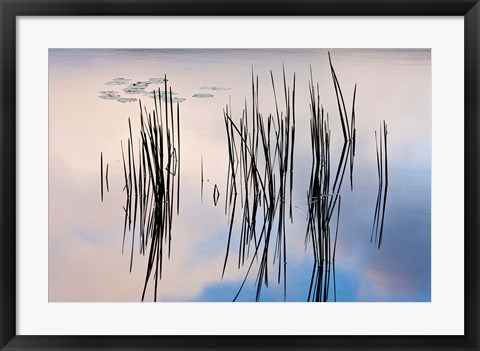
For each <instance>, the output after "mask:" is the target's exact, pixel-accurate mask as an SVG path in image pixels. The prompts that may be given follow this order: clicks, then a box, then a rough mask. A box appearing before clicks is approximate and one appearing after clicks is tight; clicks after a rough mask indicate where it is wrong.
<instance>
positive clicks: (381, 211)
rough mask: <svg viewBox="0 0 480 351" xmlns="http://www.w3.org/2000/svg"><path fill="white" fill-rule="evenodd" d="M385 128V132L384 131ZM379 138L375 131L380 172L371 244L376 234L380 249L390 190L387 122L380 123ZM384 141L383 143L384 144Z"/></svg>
mask: <svg viewBox="0 0 480 351" xmlns="http://www.w3.org/2000/svg"><path fill="white" fill-rule="evenodd" d="M382 126H383V130H382ZM379 134H380V135H379V136H378V137H377V131H375V147H376V151H377V170H378V193H377V203H376V205H375V214H374V216H373V228H372V234H371V236H370V242H372V241H373V233H375V243H376V244H377V248H378V249H380V246H381V245H382V238H383V222H384V217H385V206H386V203H387V190H388V160H387V124H386V123H385V121H383V123H380V132H379ZM382 141H383V142H382Z"/></svg>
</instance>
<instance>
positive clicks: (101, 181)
mask: <svg viewBox="0 0 480 351" xmlns="http://www.w3.org/2000/svg"><path fill="white" fill-rule="evenodd" d="M100 198H101V199H102V202H103V153H102V152H100Z"/></svg>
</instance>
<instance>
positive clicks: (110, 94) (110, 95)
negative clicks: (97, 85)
mask: <svg viewBox="0 0 480 351" xmlns="http://www.w3.org/2000/svg"><path fill="white" fill-rule="evenodd" d="M98 93H99V94H100V95H99V96H98V97H99V98H100V99H103V100H117V99H118V98H119V97H120V95H119V94H118V91H111V90H110V91H99V92H98Z"/></svg>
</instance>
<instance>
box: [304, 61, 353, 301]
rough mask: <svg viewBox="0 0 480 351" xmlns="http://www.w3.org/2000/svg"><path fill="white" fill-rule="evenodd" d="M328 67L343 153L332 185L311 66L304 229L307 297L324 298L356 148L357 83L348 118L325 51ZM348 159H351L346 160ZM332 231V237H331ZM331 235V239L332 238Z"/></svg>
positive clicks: (324, 119) (324, 120)
mask: <svg viewBox="0 0 480 351" xmlns="http://www.w3.org/2000/svg"><path fill="white" fill-rule="evenodd" d="M328 58H329V63H330V71H331V74H332V80H333V84H334V89H335V95H336V98H337V106H338V110H339V115H340V122H341V125H342V133H343V136H344V143H343V147H342V153H341V156H340V159H339V161H338V164H337V170H336V172H335V178H334V181H333V185H332V182H331V176H332V170H331V156H330V146H331V145H330V142H331V140H332V138H331V136H330V133H331V131H330V126H329V116H328V113H326V112H325V110H324V108H323V106H322V105H321V103H320V89H319V85H318V83H317V84H315V83H314V81H313V73H312V69H311V67H310V82H309V90H310V113H311V117H310V136H311V150H312V168H311V173H310V186H309V190H308V192H307V204H308V214H307V232H306V235H305V244H307V243H308V242H311V245H312V251H313V259H314V265H313V269H312V275H311V281H310V286H309V292H308V297H307V301H315V302H324V301H328V300H329V292H330V289H331V288H330V282H331V272H332V271H333V274H334V264H335V263H334V262H335V254H336V247H337V239H338V226H339V221H340V208H341V195H340V190H341V186H342V182H343V178H344V175H345V169H346V166H347V164H348V163H350V183H351V190H353V158H354V152H353V150H354V148H355V135H356V129H355V97H356V89H357V88H356V85H355V88H354V93H353V102H352V112H351V116H350V123H349V118H348V115H347V112H346V109H345V101H344V98H343V93H342V89H341V86H340V83H339V81H338V78H337V74H336V72H335V69H334V67H333V64H332V60H331V57H330V53H328ZM349 161H350V162H349ZM335 210H336V222H337V223H336V226H335V232H334V233H333V230H332V228H331V227H332V225H331V221H332V218H334V213H335ZM333 235H334V237H333ZM332 237H333V239H332ZM335 284H336V281H335V276H333V285H334V286H333V291H334V300H336V286H335Z"/></svg>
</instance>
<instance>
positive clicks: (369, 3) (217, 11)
mask: <svg viewBox="0 0 480 351" xmlns="http://www.w3.org/2000/svg"><path fill="white" fill-rule="evenodd" d="M59 15H61V16H144V15H148V16H154V15H164V16H165V15H167V16H171V15H185V16H189V15H197V16H198V15H201V16H204V15H209V16H233V15H234V16H243V15H248V16H258V15H275V16H292V15H295V16H305V15H308V16H320V15H322V16H327V15H328V16H332V15H341V16H351V15H355V16H366V15H368V16H375V15H388V16H412V15H414V16H417V15H422V16H464V19H465V22H464V23H465V32H464V33H465V37H464V38H465V77H464V78H465V116H464V121H465V222H464V224H465V226H464V227H465V233H464V234H465V311H464V312H465V333H464V335H463V336H447V335H445V336H287V335H286V336H247V335H245V336H87V335H86V336H34V335H17V332H16V293H17V291H16V224H17V223H16V204H17V201H16V177H17V173H16V137H17V136H16V100H15V91H16V18H17V16H59ZM0 16H1V20H0V22H1V55H0V66H1V73H0V74H1V76H0V82H1V95H0V106H1V118H0V131H1V144H0V145H1V151H0V165H1V168H0V169H1V173H0V185H1V201H2V203H1V212H0V223H1V233H0V245H1V254H0V257H1V260H0V274H1V276H0V279H1V286H0V294H1V296H0V299H1V302H0V348H1V350H40V349H42V350H50V349H52V350H53V349H58V350H60V349H61V350H117V349H118V350H184V349H185V350H198V349H205V350H211V349H235V350H267V349H288V350H297V349H298V350H356V349H382V350H383V349H385V350H388V349H395V350H427V349H430V350H440V349H442V350H443V349H445V350H479V349H480V343H479V336H478V335H479V304H478V300H479V289H478V281H479V279H478V278H479V270H478V268H479V262H480V261H479V244H478V234H479V233H478V199H479V193H478V182H479V178H478V177H479V174H478V167H479V163H478V157H479V146H480V144H479V138H478V136H479V124H478V117H479V101H480V94H479V62H480V57H479V54H480V47H479V43H480V35H479V34H480V4H479V2H478V0H466V1H461V0H420V1H414V0H393V1H392V0H356V1H355V0H326V1H324V0H297V1H293V0H290V1H285V0H257V1H255V0H245V1H238V0H232V1H220V0H198V1H194V0H140V1H133V0H101V1H94V0H86V1H81V0H73V1H67V0H38V1H36V0H18V1H13V0H10V1H9V0H0ZM459 118H461V117H459ZM453 123H455V122H454V121H453ZM457 234H461V233H457ZM412 318H414V316H412Z"/></svg>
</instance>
